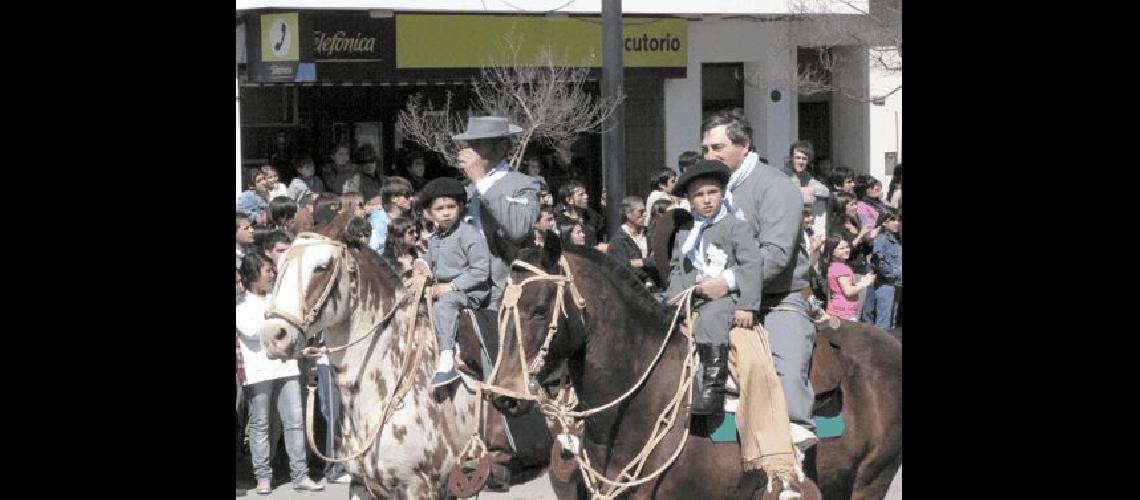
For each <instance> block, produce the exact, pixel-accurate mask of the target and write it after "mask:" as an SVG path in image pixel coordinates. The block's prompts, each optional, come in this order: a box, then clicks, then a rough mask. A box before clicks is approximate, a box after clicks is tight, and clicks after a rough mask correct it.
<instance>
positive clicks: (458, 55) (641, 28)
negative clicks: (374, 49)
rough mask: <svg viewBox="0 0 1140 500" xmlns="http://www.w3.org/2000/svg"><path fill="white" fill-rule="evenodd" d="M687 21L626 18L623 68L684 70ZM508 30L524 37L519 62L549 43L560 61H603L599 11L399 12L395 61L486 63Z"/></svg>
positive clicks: (413, 64) (413, 65) (404, 64)
mask: <svg viewBox="0 0 1140 500" xmlns="http://www.w3.org/2000/svg"><path fill="white" fill-rule="evenodd" d="M687 23H688V21H686V20H685V19H677V18H654V17H625V18H623V19H622V38H623V47H624V48H625V52H624V54H623V55H622V62H623V64H624V65H625V67H626V68H644V69H657V68H659V69H679V70H680V71H684V68H685V67H686V65H687V63H686V57H685V56H686V55H687V53H688V44H687V43H686V35H687V31H688V24H687ZM440 33H447V36H440ZM507 33H513V34H514V35H515V38H516V39H518V40H521V41H522V47H521V49H520V51H519V54H518V59H519V60H520V61H523V62H537V61H538V56H539V53H540V50H541V49H542V47H543V46H548V47H549V48H550V49H552V50H551V53H552V54H553V55H554V57H555V62H556V63H557V64H560V65H564V66H581V67H600V66H601V65H602V19H601V17H598V16H583V17H577V16H575V17H569V18H566V19H548V18H546V17H545V16H517V15H515V16H494V15H461V14H439V15H433V14H398V15H396V66H397V67H398V68H400V69H432V68H478V67H481V66H483V65H484V64H488V63H489V62H490V59H491V58H493V57H494V56H495V55H496V54H497V53H498V51H499V48H500V47H499V46H500V45H502V41H503V37H504V35H506V34H507ZM681 76H683V75H681Z"/></svg>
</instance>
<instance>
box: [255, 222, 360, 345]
mask: <svg viewBox="0 0 1140 500" xmlns="http://www.w3.org/2000/svg"><path fill="white" fill-rule="evenodd" d="M355 266H356V264H355V262H354V261H353V259H352V257H351V255H350V254H349V252H348V251H347V249H346V248H345V245H344V244H343V243H341V242H340V241H337V240H333V239H331V238H328V237H326V236H323V235H320V234H315V233H302V234H301V235H299V236H298V237H297V239H296V240H295V241H294V242H293V246H292V247H290V248H289V250H288V251H286V252H285V254H284V255H282V257H281V261H280V262H279V263H278V273H277V282H276V284H275V285H274V288H273V297H272V299H271V300H270V302H269V308H268V310H267V311H266V313H265V316H266V321H265V323H264V324H263V325H262V327H261V344H262V346H263V347H265V353H266V355H267V356H268V357H269V359H285V358H296V357H298V356H299V355H300V353H301V348H303V347H304V346H305V344H307V341H308V340H309V339H311V338H312V337H314V336H315V335H316V334H317V332H320V331H322V330H325V329H327V328H329V327H331V326H333V325H336V324H339V323H341V322H343V321H345V320H346V319H348V317H349V314H350V307H349V301H348V299H349V294H350V292H351V289H350V287H351V281H352V280H351V276H352V274H353V273H354V272H355Z"/></svg>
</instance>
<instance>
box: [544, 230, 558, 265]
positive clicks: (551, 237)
mask: <svg viewBox="0 0 1140 500" xmlns="http://www.w3.org/2000/svg"><path fill="white" fill-rule="evenodd" d="M560 257H562V238H559V237H558V235H557V234H554V231H551V230H549V229H547V230H546V234H544V235H543V236H542V268H543V269H546V270H547V271H548V272H557V269H558V259H559V258H560Z"/></svg>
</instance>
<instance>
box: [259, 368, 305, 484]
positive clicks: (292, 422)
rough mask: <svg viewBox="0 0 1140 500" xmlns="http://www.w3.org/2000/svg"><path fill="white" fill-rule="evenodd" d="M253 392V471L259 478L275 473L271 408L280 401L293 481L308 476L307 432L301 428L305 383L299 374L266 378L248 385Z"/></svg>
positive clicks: (268, 477) (278, 409)
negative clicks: (272, 452) (270, 451)
mask: <svg viewBox="0 0 1140 500" xmlns="http://www.w3.org/2000/svg"><path fill="white" fill-rule="evenodd" d="M245 389H246V393H247V394H248V395H249V451H250V454H251V455H253V457H252V459H253V474H254V476H256V477H257V479H258V480H268V479H271V478H272V477H273V469H272V467H271V466H270V463H269V449H270V447H269V443H270V440H269V413H270V412H269V409H270V405H271V404H272V403H273V402H274V401H276V403H277V405H276V406H277V411H278V412H279V413H280V414H281V424H282V427H283V428H284V431H285V432H284V434H285V436H284V437H285V451H286V452H287V453H288V454H289V473H290V474H289V475H290V477H292V479H293V484H294V485H295V484H297V482H299V481H301V480H302V479H304V478H306V477H308V474H309V466H308V464H307V463H306V454H305V452H306V449H305V435H304V431H303V430H302V429H301V420H302V417H301V387H300V385H299V384H298V383H297V377H286V378H279V379H274V380H266V381H264V382H258V383H256V384H250V385H247V386H245Z"/></svg>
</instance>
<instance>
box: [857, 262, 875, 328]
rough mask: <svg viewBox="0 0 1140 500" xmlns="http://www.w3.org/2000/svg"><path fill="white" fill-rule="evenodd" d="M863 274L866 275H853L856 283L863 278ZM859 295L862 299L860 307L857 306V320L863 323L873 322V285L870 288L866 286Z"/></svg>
mask: <svg viewBox="0 0 1140 500" xmlns="http://www.w3.org/2000/svg"><path fill="white" fill-rule="evenodd" d="M863 276H866V275H865V274H857V275H855V282H856V283H858V282H859V280H861V279H863ZM860 295H861V296H862V299H863V305H862V307H860V308H859V321H862V322H863V323H874V322H875V290H874V288H873V287H872V288H866V289H864V290H863V291H862V292H861V293H860Z"/></svg>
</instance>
